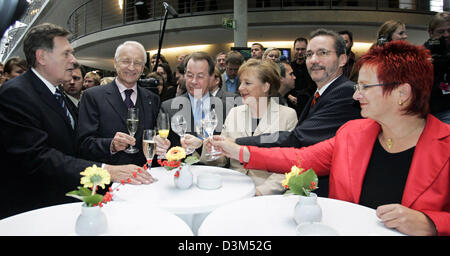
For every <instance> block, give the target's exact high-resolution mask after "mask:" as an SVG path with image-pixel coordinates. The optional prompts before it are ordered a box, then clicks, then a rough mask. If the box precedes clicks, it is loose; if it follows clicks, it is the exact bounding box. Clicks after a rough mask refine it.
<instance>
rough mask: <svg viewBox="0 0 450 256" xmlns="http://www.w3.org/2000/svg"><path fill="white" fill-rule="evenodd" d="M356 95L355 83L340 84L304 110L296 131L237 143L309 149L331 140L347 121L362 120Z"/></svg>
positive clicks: (245, 139) (265, 135) (246, 138)
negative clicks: (354, 91) (354, 94)
mask: <svg viewBox="0 0 450 256" xmlns="http://www.w3.org/2000/svg"><path fill="white" fill-rule="evenodd" d="M340 79H343V78H340ZM352 96H353V83H352V82H350V81H347V82H344V83H342V84H339V85H338V86H335V87H334V88H332V90H330V91H329V92H326V95H325V94H324V95H323V96H321V98H319V100H318V101H317V103H316V105H315V106H314V108H312V109H310V108H309V106H307V107H306V108H305V109H304V110H303V113H302V114H301V117H300V120H299V123H298V124H297V126H296V127H295V129H294V130H293V131H292V132H279V134H262V135H260V136H253V137H245V138H238V139H236V143H237V144H239V145H250V146H260V147H305V146H310V145H314V144H316V143H318V142H320V141H324V140H326V139H329V138H331V137H333V136H334V135H335V134H336V131H337V130H338V129H339V127H341V125H343V124H344V123H346V122H347V121H349V120H353V119H358V118H361V114H360V108H358V107H357V106H356V105H355V102H354V100H353V98H352ZM302 119H303V120H302ZM264 137H266V139H264ZM264 142H265V143H264Z"/></svg>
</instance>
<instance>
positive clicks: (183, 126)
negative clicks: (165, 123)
mask: <svg viewBox="0 0 450 256" xmlns="http://www.w3.org/2000/svg"><path fill="white" fill-rule="evenodd" d="M172 130H173V131H174V132H175V133H176V134H178V135H179V136H180V138H181V139H184V135H185V134H186V130H187V122H186V119H185V118H184V117H183V116H182V115H174V116H173V117H172ZM194 151H195V150H194V149H191V148H186V155H190V154H192V153H194Z"/></svg>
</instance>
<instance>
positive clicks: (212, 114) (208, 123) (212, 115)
mask: <svg viewBox="0 0 450 256" xmlns="http://www.w3.org/2000/svg"><path fill="white" fill-rule="evenodd" d="M218 122H219V121H218V120H217V114H216V111H215V110H214V109H212V110H210V111H208V112H206V113H205V118H204V119H203V120H202V125H203V130H204V131H205V132H206V135H207V136H208V137H209V138H211V139H212V137H213V135H214V130H215V129H216V126H217V124H218ZM199 135H200V136H203V134H199ZM220 154H222V153H221V152H219V151H217V150H215V149H214V147H211V151H210V152H209V158H208V160H211V161H212V160H216V159H217V158H219V156H220Z"/></svg>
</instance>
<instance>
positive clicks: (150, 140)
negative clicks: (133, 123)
mask: <svg viewBox="0 0 450 256" xmlns="http://www.w3.org/2000/svg"><path fill="white" fill-rule="evenodd" d="M154 137H155V131H154V130H151V129H147V130H144V133H143V135H142V150H143V151H144V156H145V158H146V159H147V167H148V168H149V171H150V170H151V168H152V160H153V157H155V153H156V142H155V140H154Z"/></svg>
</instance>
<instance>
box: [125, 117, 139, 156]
mask: <svg viewBox="0 0 450 256" xmlns="http://www.w3.org/2000/svg"><path fill="white" fill-rule="evenodd" d="M138 124H139V109H137V108H129V109H128V116H127V128H128V132H129V133H130V136H132V137H134V134H135V133H136V131H137V129H138ZM124 151H125V152H126V153H129V154H134V153H137V152H139V149H137V148H135V147H133V146H131V145H130V146H129V147H128V148H127V149H125V150H124Z"/></svg>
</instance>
